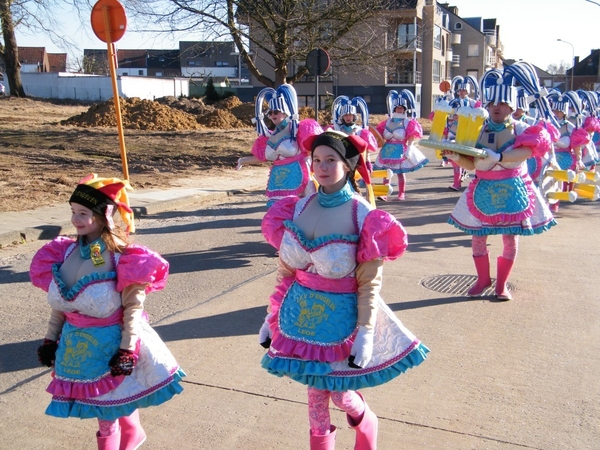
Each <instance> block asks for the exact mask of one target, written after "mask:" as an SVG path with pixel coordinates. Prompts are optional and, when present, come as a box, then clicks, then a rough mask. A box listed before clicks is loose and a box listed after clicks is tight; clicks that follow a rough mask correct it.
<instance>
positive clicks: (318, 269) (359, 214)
mask: <svg viewBox="0 0 600 450" xmlns="http://www.w3.org/2000/svg"><path fill="white" fill-rule="evenodd" d="M311 199H312V197H308V198H305V199H302V200H301V201H299V202H298V204H297V205H296V209H295V212H294V218H297V217H298V215H299V214H300V213H301V212H302V211H303V210H304V208H305V207H306V205H307V204H308V202H310V200H311ZM351 201H352V202H354V204H353V205H352V206H353V208H352V210H353V211H354V212H355V214H353V216H354V217H353V219H352V220H353V221H354V228H355V230H356V231H355V233H352V234H350V233H349V234H338V233H331V234H327V235H322V236H319V237H316V238H314V239H308V238H307V237H306V235H305V234H304V233H303V231H302V230H301V229H300V228H299V227H298V226H297V225H296V224H295V223H294V222H293V220H286V221H284V228H285V231H284V233H283V238H282V241H281V247H280V249H279V255H280V258H281V259H282V261H283V262H285V263H286V264H287V265H289V266H290V267H292V268H294V269H299V270H303V271H306V272H310V273H316V274H318V275H320V276H322V277H324V278H335V279H337V278H344V277H348V276H353V275H354V269H355V268H356V265H357V262H356V253H357V248H358V242H359V235H360V230H361V228H362V224H363V223H364V219H365V217H366V215H367V213H368V212H369V210H370V208H369V207H367V206H366V205H362V203H363V201H362V199H361V198H359V197H355V198H354V199H353V200H351ZM316 235H318V233H317V234H316Z"/></svg>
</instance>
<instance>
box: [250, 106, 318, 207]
mask: <svg viewBox="0 0 600 450" xmlns="http://www.w3.org/2000/svg"><path fill="white" fill-rule="evenodd" d="M317 127H318V128H320V126H319V125H318V123H317V122H316V121H314V120H308V119H306V120H303V121H301V122H300V123H299V124H298V133H297V137H296V138H295V139H294V138H292V132H291V129H290V121H289V119H287V118H286V119H284V120H283V121H282V122H281V123H280V124H279V126H277V128H275V129H274V130H273V131H272V133H271V134H270V135H269V136H260V137H258V138H257V139H256V140H255V141H254V144H253V146H252V154H253V155H254V156H255V157H256V159H258V160H259V161H263V162H266V161H270V162H272V163H273V165H272V166H271V171H270V172H269V178H268V181H267V189H266V192H265V195H266V196H267V198H268V201H267V206H269V207H270V206H271V205H272V204H273V203H274V202H276V201H277V200H279V199H281V198H283V197H287V196H289V195H295V196H302V195H307V194H310V193H313V192H315V185H314V183H312V182H311V180H310V156H309V151H308V149H307V148H304V146H303V143H304V141H305V140H306V138H307V137H309V136H311V135H313V134H315V133H316V130H317V129H318V128H317Z"/></svg>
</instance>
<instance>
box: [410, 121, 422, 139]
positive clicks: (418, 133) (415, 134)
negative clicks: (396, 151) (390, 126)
mask: <svg viewBox="0 0 600 450" xmlns="http://www.w3.org/2000/svg"><path fill="white" fill-rule="evenodd" d="M422 137H423V127H422V126H421V124H420V123H419V122H418V121H416V120H415V119H411V120H409V121H408V124H407V125H406V139H408V138H415V139H420V138H422Z"/></svg>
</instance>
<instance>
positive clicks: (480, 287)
mask: <svg viewBox="0 0 600 450" xmlns="http://www.w3.org/2000/svg"><path fill="white" fill-rule="evenodd" d="M473 261H474V262H475V270H476V271H477V281H476V282H475V284H474V285H473V286H471V289H469V290H468V291H467V296H468V297H478V296H480V295H481V294H483V291H485V290H486V289H487V288H489V287H490V286H491V285H492V279H491V278H490V255H489V254H487V253H486V254H485V255H481V256H473Z"/></svg>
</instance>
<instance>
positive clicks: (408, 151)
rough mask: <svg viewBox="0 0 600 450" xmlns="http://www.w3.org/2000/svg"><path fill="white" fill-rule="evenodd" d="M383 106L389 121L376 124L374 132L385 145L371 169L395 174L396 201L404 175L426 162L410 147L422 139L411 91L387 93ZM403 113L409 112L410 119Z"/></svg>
mask: <svg viewBox="0 0 600 450" xmlns="http://www.w3.org/2000/svg"><path fill="white" fill-rule="evenodd" d="M387 106H388V114H389V118H388V119H387V120H384V121H382V122H381V123H379V125H377V131H378V132H379V134H381V135H382V136H383V138H384V139H385V140H386V143H385V144H384V145H383V147H382V148H381V150H380V151H379V154H378V155H377V159H376V160H375V167H374V170H381V169H390V170H391V171H392V172H393V173H395V174H396V175H397V176H398V200H404V199H405V194H404V192H405V187H406V175H405V173H407V172H414V171H416V170H419V169H421V168H423V167H424V166H425V165H426V164H427V163H428V162H429V160H428V159H427V158H426V157H425V155H423V153H422V152H421V151H420V150H419V149H418V148H417V146H416V145H415V144H414V141H415V139H417V140H418V139H421V138H422V137H423V128H421V124H419V122H417V119H416V112H415V98H414V96H413V94H412V92H410V91H409V90H407V89H403V90H402V91H401V92H400V93H398V92H396V91H390V92H389V93H388V96H387ZM407 113H410V118H409V117H408V115H407ZM389 181H390V183H391V180H389ZM383 200H387V199H386V198H383Z"/></svg>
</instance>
